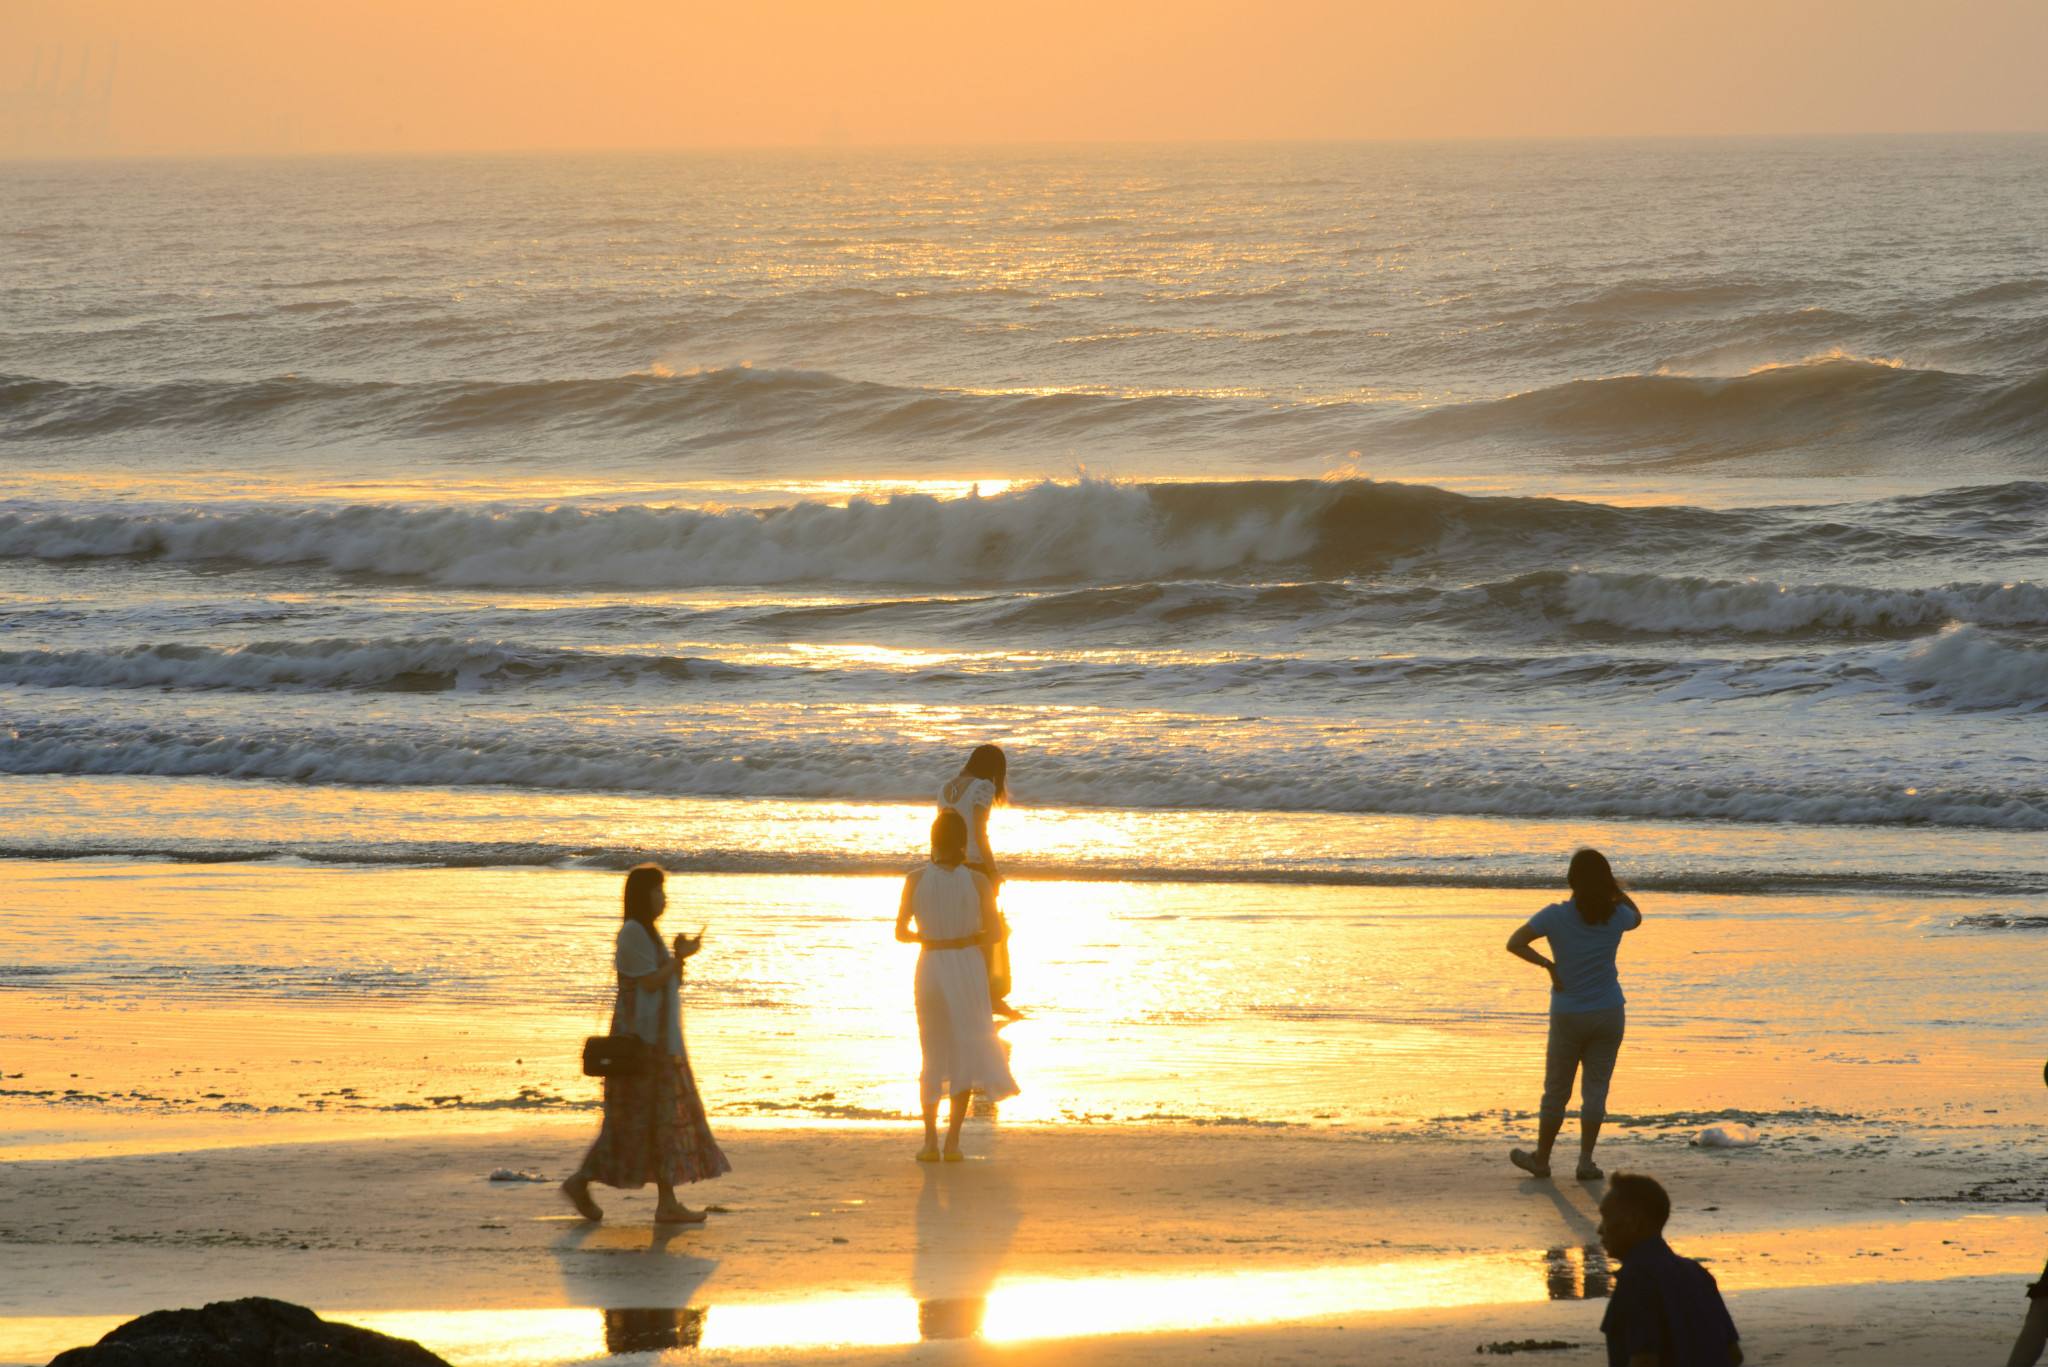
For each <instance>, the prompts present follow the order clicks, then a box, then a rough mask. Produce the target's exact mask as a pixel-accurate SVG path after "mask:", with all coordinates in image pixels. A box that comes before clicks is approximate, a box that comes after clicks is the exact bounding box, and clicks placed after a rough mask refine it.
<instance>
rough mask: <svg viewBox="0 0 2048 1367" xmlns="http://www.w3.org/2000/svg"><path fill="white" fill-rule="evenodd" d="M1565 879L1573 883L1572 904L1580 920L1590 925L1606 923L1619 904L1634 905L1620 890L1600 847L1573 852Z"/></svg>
mask: <svg viewBox="0 0 2048 1367" xmlns="http://www.w3.org/2000/svg"><path fill="white" fill-rule="evenodd" d="M1565 881H1566V882H1568V883H1570V884H1571V885H1572V905H1573V906H1575V907H1577V908H1578V909H1579V919H1580V920H1582V921H1584V922H1585V923H1586V924H1587V925H1589V926H1604V925H1606V924H1607V922H1608V921H1609V920H1610V919H1612V918H1613V916H1614V909H1615V908H1616V907H1617V906H1630V907H1632V906H1634V905H1635V903H1634V902H1631V901H1630V900H1629V896H1628V894H1627V893H1625V892H1623V891H1622V890H1621V883H1620V882H1619V881H1618V880H1617V879H1616V878H1615V876H1614V868H1613V866H1612V865H1610V864H1609V863H1608V862H1607V856H1606V855H1604V854H1602V853H1600V851H1598V850H1580V851H1579V852H1578V853H1577V854H1575V855H1573V856H1572V866H1571V869H1570V871H1569V872H1567V873H1566V874H1565Z"/></svg>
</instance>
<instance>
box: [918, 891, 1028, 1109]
mask: <svg viewBox="0 0 2048 1367" xmlns="http://www.w3.org/2000/svg"><path fill="white" fill-rule="evenodd" d="M910 914H911V919H912V920H913V921H914V922H916V924H917V929H918V932H919V933H920V934H923V935H926V936H929V937H931V938H932V939H934V940H959V939H965V938H966V937H968V936H970V935H978V934H980V933H981V893H980V892H979V891H978V890H977V889H976V888H975V886H974V873H973V871H972V870H970V869H967V868H965V867H955V868H950V869H949V868H945V867H942V866H941V865H938V864H927V865H925V867H924V869H923V871H922V872H921V873H919V874H918V878H917V890H916V891H915V892H914V893H912V894H911V899H910ZM917 1039H918V1043H919V1044H920V1045H921V1046H922V1047H923V1049H924V1073H923V1075H922V1076H921V1077H920V1078H919V1080H918V1081H919V1087H920V1090H921V1092H922V1094H923V1098H924V1104H925V1105H927V1106H929V1105H931V1104H933V1103H934V1102H936V1101H937V1100H938V1099H939V1098H940V1097H944V1096H953V1095H957V1094H958V1093H960V1092H969V1091H974V1092H980V1093H982V1094H983V1095H985V1096H987V1097H988V1098H989V1100H991V1101H1000V1100H1002V1099H1003V1098H1004V1097H1011V1096H1015V1095H1017V1079H1016V1078H1014V1077H1012V1076H1010V1065H1009V1063H1008V1062H1007V1061H1006V1060H1005V1059H1004V1058H1003V1047H1002V1044H1001V1042H1000V1041H999V1040H997V1039H996V1027H995V1022H994V1021H993V1020H991V1019H990V1017H989V1001H988V960H986V959H984V958H983V957H982V953H981V950H980V949H979V948H978V947H970V948H967V949H923V950H920V951H919V952H918V956H917Z"/></svg>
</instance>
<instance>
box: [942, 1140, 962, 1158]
mask: <svg viewBox="0 0 2048 1367" xmlns="http://www.w3.org/2000/svg"><path fill="white" fill-rule="evenodd" d="M939 1157H940V1158H941V1159H942V1160H943V1161H945V1162H948V1163H958V1162H961V1161H962V1160H963V1159H965V1157H966V1155H965V1154H963V1153H961V1152H960V1141H959V1140H957V1139H949V1140H947V1141H946V1147H945V1149H944V1151H943V1152H941V1153H940V1154H939Z"/></svg>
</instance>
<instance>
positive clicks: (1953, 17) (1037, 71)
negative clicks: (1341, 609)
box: [0, 0, 2048, 156]
mask: <svg viewBox="0 0 2048 1367" xmlns="http://www.w3.org/2000/svg"><path fill="white" fill-rule="evenodd" d="M0 31H4V37H5V41H4V42H0V155H4V156H47V155H62V154H70V153H78V152H114V153H160V152H161V153H245V152H247V153H276V152H424V151H437V150H450V149H500V148H505V149H510V148H549V149H559V148H584V147H617V148H655V147H727V146H764V145H769V146H772V145H789V144H797V145H804V144H818V143H853V144H875V143H879V144H892V143H925V144H929V143H1006V142H1007V143H1014V142H1075V141H1154V140H1168V141H1181V140H1188V141H1207V140H1218V139H1268V138H1271V139H1295V138H1310V139H1313V138H1459V137H1492V136H1524V135H1566V136H1572V135H1589V134H1590V135H1641V134H1724V133H1732V134H1750V133H1765V134H1770V133H1854V132H1917V131H1945V130H2014V129H2031V130H2039V129H2048V95H2044V93H2043V92H2044V90H2048V81H2043V80H2042V78H2041V64H2042V60H2043V58H2044V56H2048V3H2042V2H2041V0H1968V2H1965V0H1944V2H1943V3H1935V2H1934V0H1773V3H1768V4H1763V3H1748V2H1747V0H1742V2H1740V3H1720V4H1714V3H1698V2H1696V3H1691V4H1682V5H1673V4H1658V3H1655V2H1654V0H1630V2H1629V3H1609V2H1608V0H1523V2H1521V3H1505V2H1503V0H1470V2H1469V3H1462V2H1460V0H1434V2H1433V0H1407V2H1405V3H1381V0H1355V3H1349V4H1345V3H1325V2H1324V0H1292V2H1291V0H1268V3H1263V4H1258V3H1242V2H1241V0H1090V2H1088V3H1074V2H1073V0H1036V2H1035V3H1028V4H1025V3H1003V2H1002V0H978V2H977V0H960V2H958V3H939V2H938V0H867V2H866V3H863V0H840V2H839V3H823V2H821V0H719V3H715V4H705V3H695V2H694V0H658V2H657V0H583V3H578V4H563V3H546V4H543V3H536V2H535V0H497V2H496V3H482V0H339V2H327V3H320V4H294V3H291V0H187V3H167V0H0ZM117 44H118V53H116V52H115V47H116V45H117ZM110 57H111V58H112V59H113V61H114V70H113V79H112V83H111V87H110V88H108V89H107V93H106V95H105V97H104V98H102V97H101V95H100V91H101V89H102V88H103V77H104V74H105V71H106V67H107V63H108V60H109V58H110ZM82 61H83V62H84V63H85V66H84V68H83V79H82V80H81V62H82ZM53 73H56V75H55V77H54V79H53Z"/></svg>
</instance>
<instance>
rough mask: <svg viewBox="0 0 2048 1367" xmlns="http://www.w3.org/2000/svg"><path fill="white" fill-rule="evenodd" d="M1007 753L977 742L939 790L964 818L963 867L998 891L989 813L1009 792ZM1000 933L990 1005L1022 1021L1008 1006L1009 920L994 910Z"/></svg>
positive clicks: (946, 805) (942, 806) (992, 952)
mask: <svg viewBox="0 0 2048 1367" xmlns="http://www.w3.org/2000/svg"><path fill="white" fill-rule="evenodd" d="M1009 772H1010V761H1009V757H1008V756H1007V755H1005V754H1004V753H1003V747H1002V746H1000V745H977V746H975V747H974V750H973V751H972V752H971V753H970V754H969V755H968V756H967V763H965V764H963V765H961V766H960V772H959V773H957V774H955V775H954V776H953V777H952V779H951V780H950V781H949V782H948V783H947V784H946V786H945V787H943V788H941V789H940V790H939V810H940V811H942V812H958V813H959V814H960V819H961V820H962V821H964V822H966V823H967V861H966V862H967V867H968V868H970V869H973V870H974V871H975V872H976V873H978V874H980V875H981V876H982V877H984V878H986V879H988V881H989V886H990V887H992V888H995V889H997V890H998V891H1000V890H1001V888H1002V886H1003V875H1002V874H1001V873H1000V872H998V871H997V869H996V855H995V850H994V849H993V848H991V847H990V845H989V842H988V814H989V812H990V810H991V809H993V808H994V807H995V805H996V804H997V803H998V802H1001V801H1002V800H1003V799H1004V798H1006V797H1008V796H1009V782H1008V780H1009ZM996 929H997V931H998V935H997V937H996V941H995V943H994V944H992V945H990V946H989V947H988V950H987V958H988V995H989V1008H990V1009H991V1010H993V1011H994V1012H995V1013H996V1014H997V1015H998V1016H1001V1017H1002V1018H1003V1019H1004V1020H1021V1019H1023V1016H1024V1013H1023V1012H1022V1011H1019V1010H1017V1009H1016V1008H1015V1007H1013V1006H1011V1005H1010V1002H1009V996H1010V923H1009V922H1007V921H1005V920H1004V919H1003V918H1002V914H1001V913H1000V912H998V913H997V915H996Z"/></svg>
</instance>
